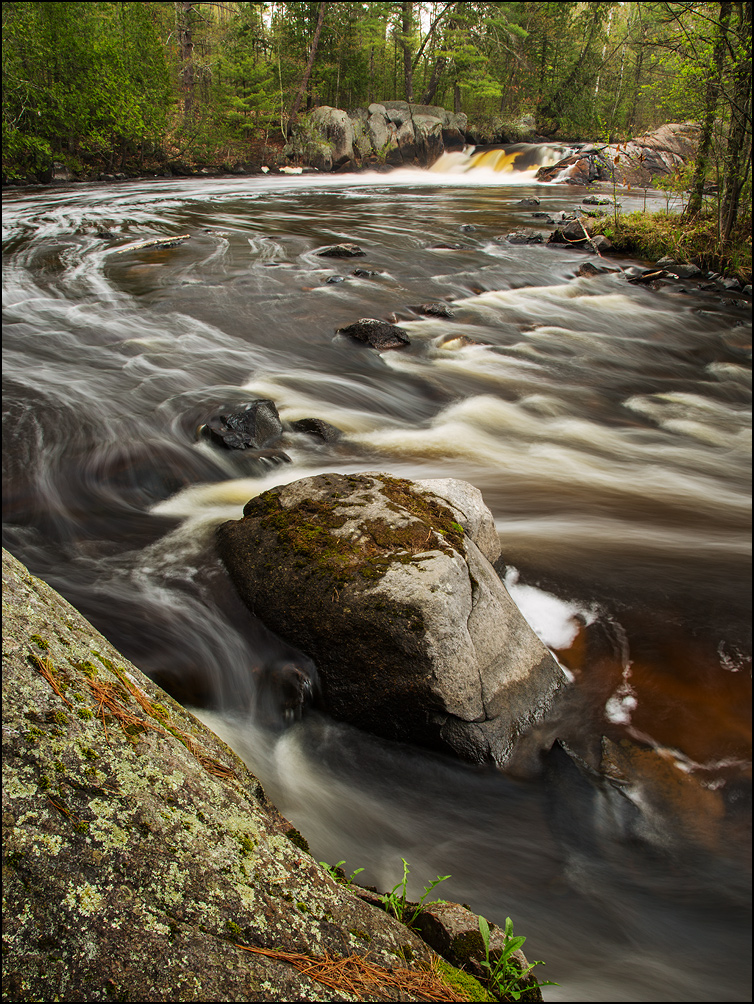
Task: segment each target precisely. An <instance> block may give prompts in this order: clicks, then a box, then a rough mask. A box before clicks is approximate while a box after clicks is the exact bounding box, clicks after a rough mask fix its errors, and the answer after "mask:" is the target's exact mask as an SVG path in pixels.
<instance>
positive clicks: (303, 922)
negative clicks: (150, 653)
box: [3, 551, 481, 1001]
mask: <svg viewBox="0 0 754 1004" xmlns="http://www.w3.org/2000/svg"><path fill="white" fill-rule="evenodd" d="M3 628H4V631H3V936H4V944H3V999H4V1000H12V1001H40V1000H62V1001H89V1000H137V1001H170V1000H185V1001H270V1000H278V1001H332V1000H336V1001H341V1000H353V999H354V998H353V996H352V994H351V993H350V992H349V991H348V990H347V989H343V990H338V989H331V988H330V987H329V986H324V985H323V984H322V983H321V982H317V980H316V979H315V978H313V976H312V975H311V974H312V969H311V965H312V962H313V959H312V956H316V957H318V958H321V957H322V956H324V955H325V953H330V955H331V956H332V957H333V959H335V960H338V961H341V962H342V960H343V959H344V958H345V957H353V958H352V960H351V962H350V967H351V968H350V972H351V974H353V973H354V972H358V971H359V966H360V965H361V964H362V963H363V961H364V959H365V958H366V956H367V955H368V956H369V962H370V963H372V964H375V965H376V966H377V967H380V968H379V969H378V970H375V972H377V975H378V979H379V978H380V974H384V978H385V979H386V981H387V979H388V978H389V979H393V980H395V979H397V980H399V981H400V986H401V987H402V988H403V989H402V992H403V996H399V997H398V998H397V999H401V1000H423V999H426V997H424V996H421V995H420V994H419V993H418V992H416V990H412V989H411V988H412V986H413V984H412V980H416V979H422V980H425V979H426V978H427V973H426V971H424V970H423V969H422V966H425V965H428V964H429V963H430V961H431V959H432V958H433V956H432V953H431V951H430V950H429V948H428V947H427V946H426V945H425V944H424V942H423V941H422V940H421V939H420V938H419V937H418V936H417V935H416V934H415V933H413V932H412V931H410V930H409V929H408V928H407V927H405V926H404V925H403V924H400V923H399V922H398V921H397V920H395V919H394V918H392V917H390V916H389V915H388V914H386V913H385V912H383V911H381V910H379V909H376V908H375V907H374V906H372V905H369V904H367V903H365V902H363V901H362V900H361V899H359V898H357V897H356V896H355V895H354V894H353V892H352V890H351V888H350V887H347V886H345V885H342V884H339V883H338V882H336V881H335V880H334V878H333V877H332V876H331V874H329V873H328V872H327V871H326V870H325V869H323V868H322V867H321V866H319V865H318V864H317V863H316V862H315V861H314V860H313V858H312V857H311V856H310V854H309V853H308V848H307V846H306V842H305V840H304V839H303V838H302V837H301V835H300V834H298V833H297V831H296V830H294V829H293V828H292V827H291V825H290V823H289V822H288V821H287V820H285V819H284V818H283V817H282V816H281V815H280V814H279V813H278V812H277V810H276V809H275V807H274V806H273V805H272V804H271V803H270V802H269V801H268V800H267V798H266V797H265V794H264V792H263V790H262V788H261V785H260V784H259V782H258V781H257V779H256V778H255V777H253V775H252V774H250V773H249V771H248V770H247V768H246V767H245V766H244V764H243V763H242V762H241V761H240V760H239V759H238V757H236V756H235V754H234V753H233V752H232V751H231V750H230V749H229V748H228V747H227V746H226V745H225V744H224V743H223V742H222V741H221V740H220V739H218V738H217V736H215V735H214V733H212V732H211V731H209V730H208V729H207V728H206V727H205V726H204V725H202V724H201V723H200V722H199V721H198V720H197V719H196V718H194V717H193V716H192V715H191V714H189V713H188V712H187V711H186V710H185V709H184V708H182V707H181V706H180V705H179V704H177V703H176V702H175V701H173V700H172V699H171V698H170V697H169V696H168V695H167V694H166V693H165V692H164V691H161V690H160V689H159V688H158V687H156V686H155V685H154V684H153V683H152V682H151V681H150V680H149V679H147V678H146V677H145V676H144V675H143V674H142V673H140V672H139V670H138V669H137V668H136V667H135V666H133V665H132V664H131V663H129V662H128V661H127V660H126V659H124V658H123V657H122V656H121V655H120V654H119V653H118V652H117V651H116V650H115V649H114V648H113V647H112V646H111V645H110V644H109V643H108V642H107V641H106V640H105V638H103V637H102V635H100V634H99V633H98V632H97V631H96V630H95V629H94V628H93V627H92V626H91V625H90V624H89V623H88V622H87V621H86V620H85V619H84V618H83V617H82V616H81V615H80V614H78V613H77V611H76V610H74V609H73V607H71V606H70V605H69V604H68V603H66V601H65V600H63V599H62V597H60V596H59V595H58V594H57V593H56V592H55V591H54V590H53V589H51V588H50V587H49V586H47V585H46V584H45V583H43V582H41V581H40V580H39V579H36V578H35V577H34V576H32V575H30V574H29V572H28V570H27V569H26V568H24V566H23V565H21V564H20V562H18V561H17V560H16V559H15V558H13V557H11V556H10V555H9V554H7V552H5V551H4V552H3ZM242 946H243V947H242ZM302 960H303V963H302ZM407 960H411V961H410V962H407ZM307 965H308V966H309V974H306V973H304V972H302V969H304V968H305V966H307ZM372 987H373V989H372V992H373V993H374V992H375V990H376V991H379V989H380V985H379V982H378V983H377V986H376V988H375V987H374V984H372ZM478 990H481V988H478ZM366 999H389V998H388V997H387V996H385V997H382V996H377V997H373V998H369V997H367V998H366ZM435 999H442V998H435ZM461 999H480V998H478V997H477V998H467V997H463V998H461Z"/></svg>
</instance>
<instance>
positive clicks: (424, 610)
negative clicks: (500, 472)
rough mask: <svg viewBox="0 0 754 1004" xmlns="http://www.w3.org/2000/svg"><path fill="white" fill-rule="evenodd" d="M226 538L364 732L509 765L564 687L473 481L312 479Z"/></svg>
mask: <svg viewBox="0 0 754 1004" xmlns="http://www.w3.org/2000/svg"><path fill="white" fill-rule="evenodd" d="M217 540H218V548H219V552H220V556H221V558H222V560H223V562H224V564H225V566H226V568H227V569H228V572H229V574H230V577H231V579H232V580H233V582H234V584H235V585H236V588H237V589H238V591H239V594H240V595H241V597H242V598H243V599H244V601H245V602H246V604H247V605H248V606H249V607H250V608H251V609H252V610H253V611H254V613H255V614H256V615H257V616H259V617H260V618H261V619H262V620H263V621H264V622H265V623H266V624H267V626H268V627H269V628H271V629H272V630H273V631H275V632H276V633H278V634H279V635H281V637H283V638H284V639H285V640H286V641H288V642H291V643H292V644H294V645H296V646H297V647H298V648H299V649H301V651H302V652H304V653H305V654H306V655H307V656H308V657H309V658H311V659H312V660H313V661H314V663H315V665H316V666H317V669H318V671H319V674H320V682H321V685H322V693H323V701H324V705H325V709H326V710H327V711H328V713H330V714H332V715H333V716H334V717H336V718H339V719H341V720H344V721H347V722H350V723H352V724H353V725H355V726H357V727H359V728H362V729H365V730H366V731H369V732H372V733H375V734H377V735H381V736H384V737H386V738H388V739H395V740H401V741H404V742H412V743H416V744H419V745H424V746H428V747H431V748H438V749H444V750H450V751H452V752H453V753H455V754H456V755H457V756H459V757H461V758H463V759H465V760H468V761H471V762H474V763H486V762H493V763H496V764H498V765H502V764H504V763H505V762H506V760H507V759H508V757H509V756H510V754H511V752H512V750H513V746H514V743H515V740H516V738H517V737H518V736H519V735H520V734H521V733H522V732H523V731H526V729H527V728H528V727H529V726H530V725H533V724H534V723H536V722H537V721H539V720H541V719H542V718H543V717H544V715H545V714H546V712H547V710H548V709H549V707H550V705H551V702H552V699H553V697H554V695H555V693H556V692H557V691H558V690H559V689H560V687H561V686H562V685H563V682H564V677H563V674H562V672H561V670H560V668H559V667H558V665H557V663H556V662H555V660H554V659H553V657H552V655H551V654H550V652H549V651H548V649H547V648H546V647H545V646H544V645H543V644H542V642H541V641H540V640H539V639H538V638H537V636H536V635H535V634H534V632H533V631H532V629H531V628H530V627H529V625H528V624H527V622H526V621H525V619H524V617H523V615H522V614H521V613H520V611H519V610H518V608H517V607H516V605H515V604H514V602H513V601H512V600H511V598H510V596H509V595H508V593H507V591H506V589H505V587H504V586H503V584H502V582H501V581H500V579H499V577H498V575H497V573H496V572H495V570H494V568H493V567H492V564H491V560H495V558H497V556H498V555H499V543H498V541H497V534H496V533H495V530H494V523H493V521H492V516H491V514H490V513H489V510H487V508H486V506H485V505H484V502H483V500H482V497H481V494H480V493H479V492H478V490H477V489H475V488H474V487H473V486H471V485H468V484H465V483H464V482H460V481H455V480H445V479H443V480H439V481H427V482H421V481H418V482H410V481H406V480H404V479H398V478H393V477H391V476H390V475H388V474H383V473H368V474H358V475H342V474H323V475H319V476H317V477H312V478H304V479H302V480H301V481H296V482H294V483H293V484H290V485H287V486H285V487H281V488H274V489H272V490H270V491H267V492H264V493H263V494H262V495H260V496H258V497H257V498H255V499H252V500H251V501H250V502H249V503H248V504H247V505H246V506H245V508H244V515H243V518H242V519H240V520H237V521H236V520H233V521H230V522H227V523H224V524H222V525H221V526H220V527H219V528H218V531H217Z"/></svg>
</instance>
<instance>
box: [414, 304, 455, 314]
mask: <svg viewBox="0 0 754 1004" xmlns="http://www.w3.org/2000/svg"><path fill="white" fill-rule="evenodd" d="M412 309H413V310H415V311H416V313H417V314H424V316H425V317H455V312H454V311H453V310H451V309H450V307H449V306H448V305H447V303H421V304H419V306H418V307H413V308H412Z"/></svg>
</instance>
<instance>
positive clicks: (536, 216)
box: [531, 213, 555, 223]
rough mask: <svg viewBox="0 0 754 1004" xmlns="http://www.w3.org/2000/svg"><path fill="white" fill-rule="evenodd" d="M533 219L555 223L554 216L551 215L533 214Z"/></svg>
mask: <svg viewBox="0 0 754 1004" xmlns="http://www.w3.org/2000/svg"><path fill="white" fill-rule="evenodd" d="M531 218H532V219H533V220H547V222H548V223H554V222H555V220H553V218H552V216H550V214H549V213H532V214H531Z"/></svg>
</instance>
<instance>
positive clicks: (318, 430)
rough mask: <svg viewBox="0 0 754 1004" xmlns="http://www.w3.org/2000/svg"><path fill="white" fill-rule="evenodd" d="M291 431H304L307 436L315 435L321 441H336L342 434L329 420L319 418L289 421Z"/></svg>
mask: <svg viewBox="0 0 754 1004" xmlns="http://www.w3.org/2000/svg"><path fill="white" fill-rule="evenodd" d="M291 429H292V431H293V432H305V433H306V434H307V435H309V436H316V437H317V439H321V440H322V442H323V443H336V442H337V441H338V440H339V439H340V438H341V437H342V435H343V433H342V432H341V431H340V429H336V428H335V426H334V425H330V423H329V422H323V421H322V419H321V418H300V419H298V421H296V422H291Z"/></svg>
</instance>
